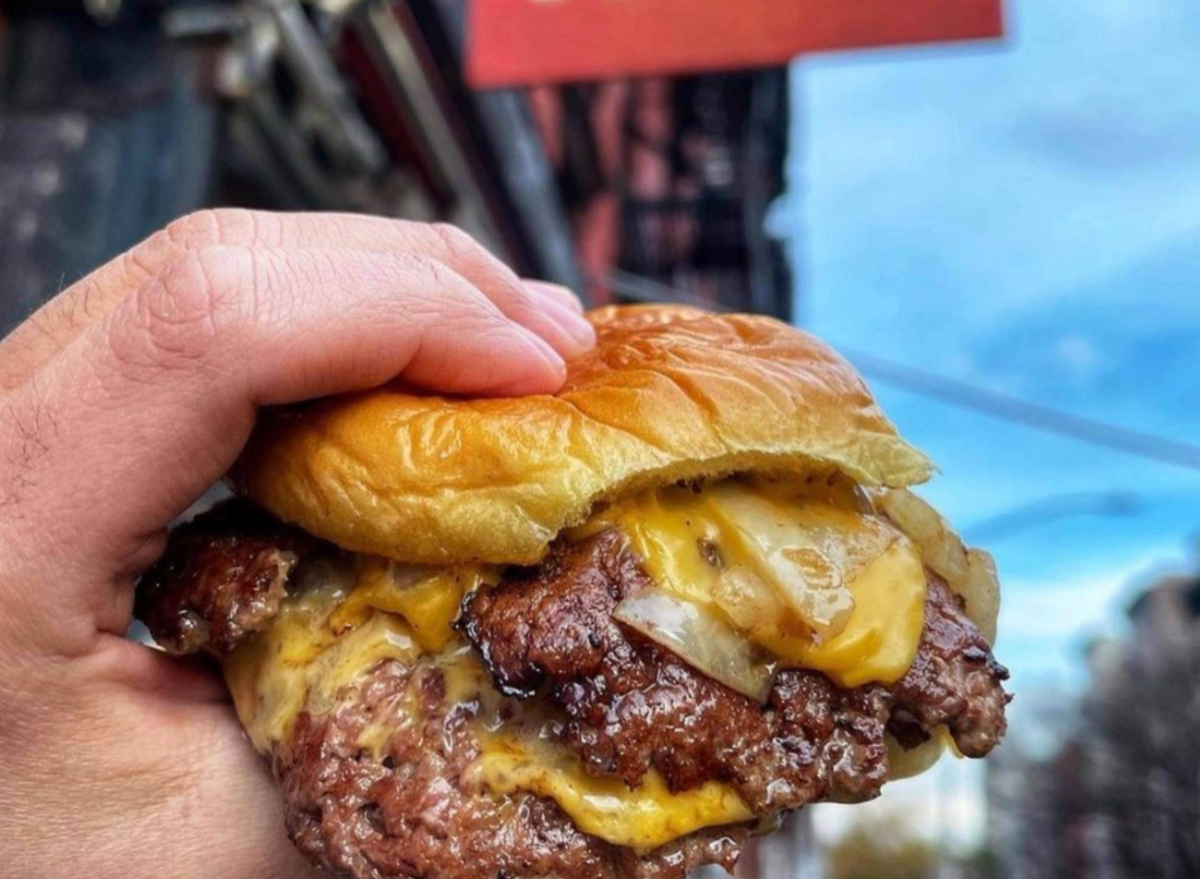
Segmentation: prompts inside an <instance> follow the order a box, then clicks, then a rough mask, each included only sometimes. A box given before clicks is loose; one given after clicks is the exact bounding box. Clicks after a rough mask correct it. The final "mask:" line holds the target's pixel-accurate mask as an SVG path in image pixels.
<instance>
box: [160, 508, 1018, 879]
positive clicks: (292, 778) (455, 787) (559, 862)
mask: <svg viewBox="0 0 1200 879" xmlns="http://www.w3.org/2000/svg"><path fill="white" fill-rule="evenodd" d="M241 522H245V523H246V524H247V527H245V528H243V527H241V526H240V524H239V523H241ZM332 552H337V550H336V549H335V548H333V547H331V546H329V545H328V544H322V543H321V542H319V541H316V540H314V539H313V538H311V537H309V536H308V535H306V534H304V533H303V532H301V531H299V530H298V529H295V528H291V527H289V526H285V525H283V524H281V523H278V522H274V520H271V519H270V517H266V516H265V515H264V514H262V513H261V512H259V511H257V510H256V509H255V508H254V507H253V506H251V505H250V504H248V503H246V502H244V501H231V502H228V503H227V504H225V505H223V506H222V507H219V508H217V509H216V510H214V511H212V512H210V513H208V514H205V515H203V516H201V517H198V518H197V519H196V520H194V521H193V522H191V523H189V524H188V525H186V526H183V527H182V528H180V529H177V530H176V531H175V532H173V534H172V536H171V540H170V542H169V544H168V548H167V551H166V553H165V554H164V557H163V559H162V560H161V561H160V562H159V563H158V564H157V565H156V566H155V567H154V568H153V569H152V570H151V571H149V572H148V573H147V575H146V576H145V577H144V578H143V582H142V584H140V586H139V589H140V593H139V602H138V607H139V615H140V616H141V618H142V619H143V620H145V621H146V622H147V623H148V625H149V626H150V629H151V632H152V633H153V634H154V635H155V637H156V638H159V639H160V642H161V643H163V644H164V646H166V647H167V648H168V649H172V650H174V651H175V652H190V651H194V650H198V649H205V650H207V651H209V652H212V653H214V654H216V655H218V656H223V655H225V654H227V653H228V652H229V651H230V650H231V649H232V648H233V647H234V646H236V645H237V643H238V642H239V641H241V640H242V639H244V638H245V637H247V636H248V635H249V634H252V633H253V632H255V631H261V630H263V629H265V628H266V627H267V626H268V625H269V624H270V620H271V618H272V617H273V616H274V614H275V612H276V611H277V609H278V606H279V602H280V601H281V600H283V598H284V595H285V594H286V584H287V582H288V581H289V577H290V575H291V574H292V573H293V571H294V568H295V566H296V565H297V564H298V563H300V562H301V561H302V560H304V559H307V558H309V557H316V556H320V555H322V554H325V553H332ZM647 585H649V581H648V579H647V577H646V575H645V573H644V572H643V570H642V568H641V566H640V563H639V561H638V559H637V557H636V556H635V555H634V554H633V553H632V552H631V551H630V550H629V548H628V544H627V541H626V540H625V538H624V536H623V535H622V534H621V533H620V532H619V531H615V530H611V529H610V530H608V531H605V532H602V533H600V534H598V535H595V536H594V537H592V538H590V539H588V540H586V541H582V542H579V543H567V542H564V541H560V542H559V543H558V544H556V545H555V546H554V547H553V549H552V552H551V554H550V556H549V557H548V558H547V560H546V561H545V562H544V563H543V564H542V565H540V566H538V567H537V568H533V569H515V570H513V571H512V572H510V573H509V574H508V576H506V578H505V579H504V580H503V581H502V582H501V583H500V584H499V585H498V586H496V587H493V588H486V587H485V588H483V589H481V590H479V591H477V592H475V593H473V595H472V596H471V597H470V599H469V600H468V602H466V606H465V609H464V614H463V616H462V618H461V620H460V625H461V627H462V628H463V630H464V631H465V632H466V634H467V635H468V638H469V640H470V642H471V643H472V644H473V645H474V647H475V649H476V650H477V651H478V652H479V654H480V655H481V656H482V657H483V659H484V660H485V662H486V664H487V665H488V667H489V669H490V671H491V674H492V676H493V678H494V680H495V682H496V684H497V686H498V687H499V688H500V689H501V690H502V691H504V692H507V693H508V694H510V695H511V696H513V697H521V698H524V699H535V700H540V701H543V702H545V703H546V704H547V705H548V706H549V707H550V709H551V710H553V711H558V712H561V717H562V721H563V722H561V723H559V724H556V725H555V728H557V729H558V730H559V731H560V738H561V741H562V743H563V744H564V746H566V747H568V748H570V749H571V750H572V751H574V752H575V753H576V754H578V755H579V756H580V758H581V759H582V760H583V762H584V765H585V766H586V767H588V768H589V770H590V771H592V772H594V773H597V774H616V775H619V776H621V777H622V778H624V779H625V780H626V781H627V782H628V783H629V784H631V785H636V784H637V783H638V782H639V781H640V779H641V778H642V777H643V776H644V774H645V773H646V772H647V771H648V770H649V769H650V768H652V767H653V768H656V769H658V770H659V771H660V772H661V773H662V775H663V777H664V778H665V779H666V780H667V783H668V784H669V785H670V786H671V787H672V789H674V790H685V789H688V788H691V787H694V786H696V785H698V784H700V783H702V782H704V781H707V780H709V779H718V780H721V781H725V782H727V783H729V784H731V785H733V786H734V787H735V788H736V789H737V790H738V792H739V794H741V796H742V797H743V799H744V800H745V801H746V803H747V805H748V806H750V808H751V809H752V810H753V811H754V812H755V813H756V814H758V815H769V814H772V813H774V812H776V811H778V810H780V809H791V808H797V807H799V806H802V805H804V804H806V803H809V802H815V801H817V800H822V799H831V800H838V801H851V802H852V801H861V800H865V799H870V798H872V797H874V796H876V795H877V794H878V792H879V788H880V786H881V785H882V784H883V782H884V781H885V780H886V776H887V748H886V745H885V741H884V732H885V730H887V731H890V732H891V733H892V734H893V735H895V736H896V737H897V738H898V739H899V740H900V741H901V742H903V743H904V744H905V745H906V746H913V745H915V744H917V743H919V742H921V741H923V740H925V739H926V738H927V737H928V735H929V732H930V731H931V730H932V729H934V728H935V727H937V726H938V725H940V724H945V725H947V727H948V728H949V729H950V730H951V732H952V734H953V735H954V737H955V740H956V742H957V743H958V745H959V748H960V749H961V750H963V752H964V753H967V754H969V755H971V756H981V755H982V754H984V753H986V752H987V751H988V750H990V749H991V748H992V747H993V746H994V745H995V743H996V742H997V741H998V739H999V738H1000V736H1002V735H1003V732H1004V706H1005V704H1006V703H1007V700H1008V698H1009V697H1008V696H1007V695H1006V694H1005V693H1004V691H1003V689H1002V687H1001V681H1002V680H1004V678H1005V677H1006V673H1005V672H1004V669H1003V668H1002V667H1001V666H999V665H998V664H996V662H995V660H994V659H993V658H992V655H991V651H990V649H989V648H988V646H987V644H986V641H985V640H984V639H983V637H982V635H980V633H979V632H978V630H977V629H976V628H975V626H974V625H973V624H972V623H970V621H969V620H967V619H966V617H965V616H964V614H963V612H962V609H961V607H960V606H959V603H958V601H957V599H956V598H955V597H954V596H953V594H952V593H951V592H950V590H949V589H948V588H947V587H946V586H945V584H944V583H942V582H941V581H940V580H939V579H937V578H936V577H934V576H932V575H931V576H930V582H929V593H928V598H927V602H926V623H925V630H924V633H923V637H922V640H921V644H920V648H919V650H918V655H917V659H916V661H915V662H914V663H913V666H912V669H911V670H910V672H909V673H908V674H907V675H906V676H905V678H904V679H903V680H902V681H900V682H898V683H897V684H894V685H892V686H890V687H885V686H882V685H868V686H865V687H860V688H857V689H854V690H841V689H839V688H838V687H836V686H835V685H834V684H833V683H832V682H830V681H829V680H828V679H827V678H826V677H825V676H824V675H821V674H818V673H816V672H807V671H785V672H783V673H781V674H780V675H779V676H778V677H777V680H776V682H775V686H774V688H773V690H772V692H771V695H770V698H769V700H768V702H767V704H766V705H759V704H757V703H755V702H754V701H753V700H750V699H748V698H746V697H745V696H742V695H741V694H739V693H736V692H734V691H732V690H730V689H728V688H726V687H725V686H723V685H722V684H720V683H717V682H716V681H714V680H712V679H710V678H708V677H706V676H704V675H702V674H700V673H699V672H697V671H695V670H694V669H692V667H691V666H689V665H687V664H686V663H684V662H682V661H681V660H679V659H678V658H677V657H675V656H674V654H671V653H670V652H668V651H665V650H663V649H662V648H660V647H658V646H657V645H655V644H653V643H652V642H650V641H648V640H646V639H644V638H642V637H641V636H639V635H638V634H637V633H634V632H631V631H629V630H627V629H625V628H624V627H622V626H621V625H619V624H618V623H616V622H615V621H613V620H612V618H611V612H612V609H613V607H614V606H615V605H616V603H617V602H618V601H619V600H620V599H621V598H622V597H623V596H625V595H627V594H631V593H632V592H634V591H636V590H638V589H641V588H645V587H646V586H647ZM406 693H407V694H409V695H407V696H406V695H404V694H406ZM414 693H415V694H416V699H417V701H418V703H419V705H420V708H421V717H422V720H421V722H420V723H419V724H412V723H411V722H405V719H406V718H409V717H411V715H410V714H407V713H404V712H406V711H408V710H409V709H408V708H405V709H403V710H402V708H401V706H402V705H404V704H407V705H409V706H411V704H412V694H414ZM345 696H346V698H344V699H342V700H340V705H341V707H340V708H338V709H336V710H335V711H334V712H333V713H331V714H329V715H326V716H322V717H313V716H311V715H309V714H308V713H303V714H301V716H300V718H299V720H298V722H297V724H296V727H295V729H294V730H293V733H292V735H291V737H290V739H289V740H288V741H286V742H284V743H281V744H279V745H277V746H275V748H274V750H273V753H272V754H271V755H270V757H271V761H272V765H273V767H274V771H275V774H276V777H277V778H278V780H279V782H280V786H281V788H282V790H283V793H284V801H285V814H286V819H287V824H288V829H289V832H290V834H291V836H292V837H293V839H294V840H295V841H296V843H297V845H298V846H299V847H300V848H301V849H302V850H303V851H304V852H306V853H307V854H308V855H309V856H310V857H312V858H313V859H314V860H315V861H316V862H317V863H319V864H321V865H323V866H324V867H326V868H327V869H329V870H331V871H333V872H334V873H335V874H336V875H341V876H349V877H354V879H389V877H421V879H460V877H461V879H466V877H477V876H488V877H491V876H505V877H508V879H526V877H528V879H535V877H559V876H571V877H572V879H680V877H683V876H685V875H686V874H687V873H688V872H689V871H690V870H692V869H694V868H695V867H697V866H699V865H701V864H705V863H718V864H723V865H725V866H727V867H728V866H731V865H732V863H733V862H734V861H735V860H736V857H737V853H738V850H739V847H740V845H741V844H742V843H743V842H744V840H745V839H746V838H747V837H748V836H749V835H750V833H751V832H752V828H751V827H750V826H749V825H730V826H723V827H714V828H709V829H707V830H702V831H699V832H696V833H693V834H690V835H688V836H685V837H681V838H680V839H677V840H675V841H673V842H671V843H669V844H667V845H665V846H663V847H661V848H659V849H656V850H654V851H650V852H643V853H638V852H635V851H633V850H631V849H626V848H621V847H618V846H613V845H610V844H609V843H606V842H604V841H602V840H599V839H596V838H595V837H592V836H589V835H587V834H585V833H582V832H581V831H579V830H578V829H577V828H576V827H575V826H574V824H573V823H572V822H571V820H570V818H569V817H568V816H567V815H566V814H565V813H564V812H563V811H562V810H561V809H559V807H558V806H557V804H555V803H554V802H553V801H551V800H548V799H543V798H539V797H536V796H533V795H531V794H516V795H509V796H502V797H496V796H491V795H488V794H486V793H481V792H479V791H477V790H475V789H474V788H472V787H470V786H469V785H467V784H466V783H465V782H464V780H463V773H464V771H465V768H466V767H467V766H469V765H470V764H471V762H472V761H473V760H474V759H475V758H476V756H477V755H478V752H479V746H478V743H477V742H476V741H475V740H474V737H473V735H472V733H471V730H470V721H471V720H472V719H473V718H474V716H475V713H476V712H477V711H478V710H479V706H478V704H477V703H476V702H470V701H468V702H466V703H463V704H455V705H449V704H446V699H445V681H444V680H443V679H442V677H441V671H440V670H439V669H438V668H437V666H436V663H433V662H432V661H426V659H422V660H420V661H418V662H417V663H415V664H411V665H405V664H403V663H400V662H397V661H395V660H385V661H383V662H381V663H380V664H378V665H377V666H375V667H374V668H373V669H371V670H370V672H369V673H368V674H366V675H365V676H363V678H362V679H360V680H359V681H358V682H356V683H355V684H354V685H353V692H349V693H346V694H345ZM513 701H514V703H515V699H514V700H513ZM368 723H375V724H376V725H378V724H380V723H382V724H385V725H388V726H391V727H394V728H395V729H394V731H393V732H392V733H391V735H390V736H389V737H388V738H387V739H386V741H385V743H384V745H383V747H382V748H381V749H379V750H364V749H363V748H362V747H361V746H360V745H359V744H358V742H359V738H360V734H361V732H362V730H363V729H364V727H365V726H366V725H367V724H368Z"/></svg>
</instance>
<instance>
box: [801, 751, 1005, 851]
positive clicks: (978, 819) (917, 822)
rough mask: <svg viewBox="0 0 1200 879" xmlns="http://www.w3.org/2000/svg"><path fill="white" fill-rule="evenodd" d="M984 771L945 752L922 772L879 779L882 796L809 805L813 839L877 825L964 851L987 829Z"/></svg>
mask: <svg viewBox="0 0 1200 879" xmlns="http://www.w3.org/2000/svg"><path fill="white" fill-rule="evenodd" d="M984 772H985V769H984V767H983V765H982V764H981V763H979V762H978V761H974V760H964V759H956V758H954V757H950V756H945V757H943V758H942V759H941V760H940V761H939V762H938V763H937V765H936V766H934V767H933V768H932V769H930V770H929V771H928V772H926V773H925V774H923V775H920V776H918V777H916V778H910V779H907V780H905V781H897V782H891V783H889V784H887V785H885V786H884V789H883V794H882V796H880V797H879V798H878V799H876V800H872V801H871V802H869V803H857V804H854V805H849V806H841V805H835V804H832V803H824V804H820V805H817V806H813V807H811V809H812V816H813V830H814V833H815V834H816V838H817V841H818V842H819V843H821V844H822V845H826V846H829V845H834V844H836V843H837V841H838V840H839V839H841V838H842V837H843V836H844V835H845V834H846V833H847V832H849V831H850V830H851V829H852V828H854V827H861V826H864V825H865V826H873V825H877V826H888V827H893V828H895V827H901V828H903V829H904V830H905V831H907V832H908V833H911V834H912V835H914V836H917V837H920V838H922V839H925V840H927V841H928V842H931V843H935V844H944V845H946V846H948V847H949V848H950V849H951V850H952V851H958V852H969V851H970V850H971V849H973V848H975V847H976V846H978V845H979V844H980V843H981V842H982V841H983V839H984V834H985V832H986V829H987V800H986V797H985V794H984V789H983V779H984Z"/></svg>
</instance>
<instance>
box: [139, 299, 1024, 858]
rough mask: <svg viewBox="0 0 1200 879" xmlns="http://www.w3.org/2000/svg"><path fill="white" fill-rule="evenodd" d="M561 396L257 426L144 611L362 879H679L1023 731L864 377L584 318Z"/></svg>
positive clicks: (762, 341) (920, 468)
mask: <svg viewBox="0 0 1200 879" xmlns="http://www.w3.org/2000/svg"><path fill="white" fill-rule="evenodd" d="M590 319H591V321H592V323H593V324H594V325H595V327H596V332H597V336H598V343H597V345H596V348H595V349H594V350H593V351H591V352H590V353H588V354H586V355H584V356H583V357H580V358H579V359H577V360H575V361H574V362H573V363H571V364H570V370H569V375H568V377H567V381H566V384H565V386H564V387H563V388H562V390H561V391H559V392H558V393H557V394H554V395H553V396H534V397H525V398H521V399H461V398H447V397H439V396H431V395H427V394H420V393H415V392H413V391H412V390H411V389H406V388H401V387H394V386H393V387H388V386H385V387H382V388H379V389H376V390H373V391H369V392H365V393H359V394H356V395H351V396H343V397H337V398H330V399H326V400H321V401H317V402H315V403H310V404H307V405H304V406H298V407H292V408H283V409H279V410H274V411H269V412H265V413H263V415H262V417H261V418H260V422H259V426H258V428H257V429H256V432H255V435H254V437H253V439H252V440H251V442H250V444H249V446H248V447H247V448H246V450H245V452H244V454H243V455H242V457H241V458H240V460H239V461H238V462H237V464H236V465H235V466H234V468H233V470H232V472H231V473H230V483H231V485H232V486H233V487H234V488H235V489H236V491H237V493H238V494H239V495H240V497H239V498H238V499H236V500H233V501H229V502H227V503H225V504H224V505H222V506H219V507H217V508H215V509H213V510H211V511H210V512H208V513H206V514H203V515H201V516H199V517H197V518H195V519H194V520H192V521H191V522H190V523H188V524H186V525H184V526H182V527H180V528H178V529H176V530H175V531H174V532H173V534H172V536H171V539H170V541H169V544H168V549H167V551H166V553H165V555H164V556H163V558H162V559H161V560H160V561H159V563H158V564H157V565H156V566H155V567H154V568H153V569H152V570H151V571H150V572H148V573H147V574H146V576H145V577H144V578H143V580H142V583H141V585H140V588H139V596H138V611H139V615H140V617H141V618H142V619H143V620H144V621H145V622H146V623H147V624H148V626H149V627H150V630H151V632H152V633H153V635H154V637H155V638H156V639H157V641H158V643H159V644H161V645H162V647H163V648H165V649H167V650H169V651H172V652H175V653H191V652H195V651H205V652H207V653H209V654H211V655H212V656H214V657H216V659H217V660H219V662H220V663H221V666H222V668H223V670H224V674H225V678H226V680H227V682H228V685H229V690H230V692H231V694H232V697H233V701H234V704H235V706H236V709H237V713H238V716H239V717H240V718H241V722H242V724H243V725H244V727H245V730H246V734H247V736H248V737H249V740H250V742H251V743H253V746H254V747H255V748H256V749H257V750H258V751H259V752H260V753H261V754H262V755H263V756H265V757H266V758H267V759H268V760H269V761H270V763H271V766H272V768H273V770H274V774H275V777H276V778H277V779H278V782H279V786H280V789H281V792H282V796H283V801H284V812H285V816H286V821H287V827H288V831H289V833H290V835H291V838H292V839H293V840H294V841H295V844H296V845H297V846H299V848H300V849H301V850H302V851H303V852H304V853H305V854H307V855H308V856H309V857H310V858H311V859H312V860H313V861H314V862H315V863H316V864H318V865H320V866H321V867H322V868H324V869H325V870H326V871H327V872H328V873H329V874H331V875H333V876H339V877H354V879H391V877H421V879H468V877H469V879H479V877H506V879H534V877H555V879H562V877H570V879H618V877H619V879H632V877H647V879H649V877H653V879H677V877H683V876H684V875H686V874H687V873H688V872H689V871H690V870H692V869H693V868H695V867H697V866H700V865H703V864H710V863H715V864H721V865H723V866H725V867H727V868H732V866H733V864H734V863H735V862H736V860H737V857H738V852H739V848H740V847H741V846H742V845H743V844H744V843H745V841H746V840H747V839H748V838H750V837H752V836H754V835H756V834H761V833H766V832H769V831H770V830H771V829H773V828H774V827H776V826H777V825H778V823H779V820H780V819H781V817H782V816H783V815H785V814H786V813H788V812H790V811H792V810H795V809H799V808H801V807H803V806H805V805H807V804H809V803H816V802H821V801H831V802H839V803H853V802H860V801H864V800H869V799H871V798H872V797H875V796H877V795H878V794H879V791H880V788H881V786H882V785H883V784H884V783H885V782H886V781H888V780H889V779H894V778H898V777H903V776H906V775H911V774H914V773H916V772H919V771H921V770H922V769H924V768H926V767H928V766H929V765H930V764H931V763H932V762H933V761H934V760H936V759H937V758H938V756H939V754H940V753H942V751H943V750H951V751H955V752H958V753H961V754H963V755H966V756H968V757H981V756H983V755H985V754H987V753H988V752H989V751H990V750H991V749H992V748H993V747H994V746H995V745H996V743H997V742H998V741H999V739H1000V738H1001V736H1002V735H1003V734H1004V730H1005V720H1004V710H1005V705H1006V703H1007V702H1008V700H1009V698H1010V697H1009V696H1008V695H1006V693H1005V692H1004V689H1003V687H1002V682H1003V681H1004V680H1005V678H1006V677H1007V674H1006V672H1005V670H1004V668H1003V667H1002V666H1000V665H999V664H997V662H996V661H995V660H994V659H993V657H992V651H991V644H992V642H993V640H994V638H995V624H996V614H997V610H998V602H999V590H998V587H997V583H996V577H995V570H994V567H993V564H992V560H991V558H990V557H989V556H988V555H987V554H986V553H984V552H981V551H979V550H976V549H967V548H965V547H964V546H963V544H962V542H961V541H960V540H959V538H958V537H957V536H956V535H955V534H954V532H953V531H952V530H950V528H949V527H948V526H947V525H946V523H945V522H944V521H943V520H942V519H941V517H940V516H938V514H937V513H935V512H934V511H933V510H932V509H931V508H930V507H929V506H927V505H926V504H925V503H924V502H923V501H921V500H919V499H918V498H917V497H916V496H914V495H912V494H910V493H909V492H908V490H907V489H908V487H909V486H911V485H913V484H915V483H919V482H923V481H924V480H925V479H927V478H928V477H929V476H930V474H931V472H932V470H933V467H932V464H931V463H930V461H929V460H928V459H927V458H926V457H925V456H924V455H922V454H921V453H920V452H919V451H917V450H916V449H914V448H913V447H911V446H909V445H908V444H907V443H906V442H904V440H902V439H901V438H900V437H899V436H898V435H897V433H896V430H895V428H894V427H893V426H892V424H891V423H890V422H889V421H888V420H887V419H886V418H885V417H884V415H883V414H882V412H881V411H880V410H879V408H878V407H877V406H876V404H875V402H874V401H873V399H872V397H871V395H870V393H869V391H868V390H867V388H866V387H865V385H864V384H863V382H862V381H861V379H860V378H859V377H858V376H857V375H856V374H855V372H854V370H853V369H852V368H851V367H850V366H849V365H848V364H847V363H846V362H845V361H843V360H842V359H840V358H839V357H838V356H837V355H836V354H834V353H833V352H832V351H831V350H830V349H829V348H827V347H825V346H824V345H823V344H821V343H820V342H818V341H817V340H815V339H813V338H812V337H811V336H808V335H805V334H804V333H802V332H799V331H797V330H795V329H792V328H791V327H788V326H786V325H784V324H782V323H779V322H777V321H775V320H771V319H768V318H764V317H752V316H747V315H720V316H718V315H713V314H708V313H705V312H702V311H698V310H694V309H687V308H676V307H639V308H607V309H603V310H600V311H596V312H593V313H591V315H590Z"/></svg>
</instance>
